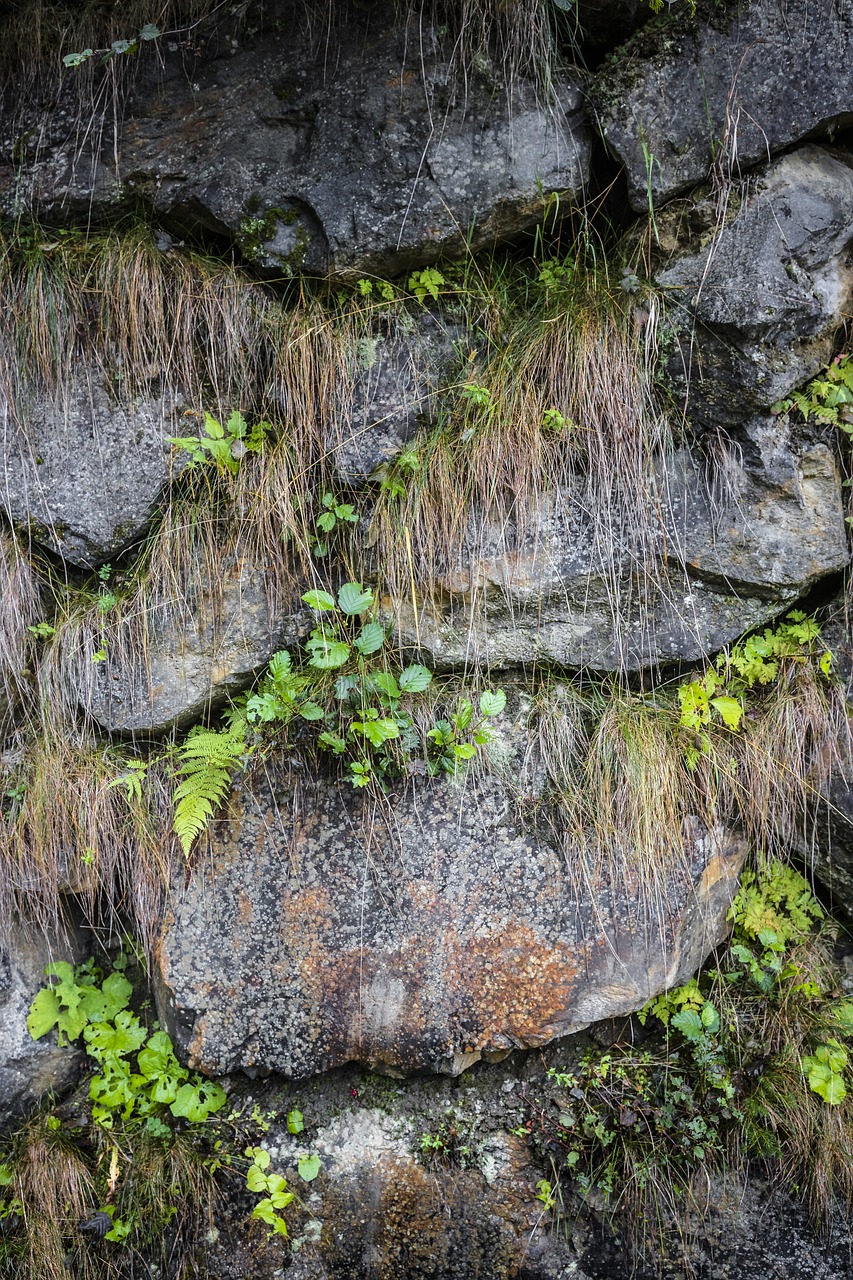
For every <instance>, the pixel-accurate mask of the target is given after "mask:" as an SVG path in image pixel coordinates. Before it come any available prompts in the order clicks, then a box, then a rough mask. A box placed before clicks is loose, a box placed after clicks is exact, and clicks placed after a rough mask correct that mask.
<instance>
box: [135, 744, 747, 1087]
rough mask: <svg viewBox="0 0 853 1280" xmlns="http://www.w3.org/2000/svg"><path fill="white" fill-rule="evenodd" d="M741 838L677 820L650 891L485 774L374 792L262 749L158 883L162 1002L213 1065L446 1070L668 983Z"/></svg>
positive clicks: (732, 875)
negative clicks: (209, 826) (185, 854)
mask: <svg viewBox="0 0 853 1280" xmlns="http://www.w3.org/2000/svg"><path fill="white" fill-rule="evenodd" d="M743 854H744V850H743V847H742V845H741V843H740V842H739V841H737V840H733V839H729V838H727V837H724V836H722V835H721V834H719V833H713V834H712V833H707V832H703V831H701V830H699V829H698V828H696V827H692V828H691V829H690V830H689V831H685V833H684V854H683V860H682V862H681V863H680V864H679V865H678V866H677V867H670V868H667V869H666V871H665V874H664V876H663V884H664V887H661V886H660V885H659V886H658V889H657V890H652V889H651V888H649V887H648V886H647V885H646V884H644V883H643V882H642V880H641V878H640V877H639V874H638V872H637V871H636V870H634V869H632V863H631V857H630V854H627V855H626V856H625V859H624V866H623V867H622V868H621V869H619V868H616V869H614V870H613V871H612V874H610V875H608V874H607V873H606V872H605V871H599V872H598V875H597V878H596V876H595V873H594V872H593V871H592V870H591V869H590V868H589V867H588V868H586V872H585V873H584V872H582V871H581V860H580V859H579V858H578V857H576V858H575V862H576V863H577V865H576V866H575V868H574V875H573V874H572V867H571V865H567V858H566V855H565V854H564V853H560V852H557V851H556V850H555V849H553V848H550V847H548V846H547V845H545V844H543V843H542V842H540V841H539V840H537V839H536V838H535V837H533V836H532V835H530V834H526V833H524V832H523V831H521V830H519V829H518V828H517V827H516V826H515V825H514V823H513V817H512V804H511V800H510V796H509V794H508V792H507V790H506V789H505V788H502V787H501V786H500V785H499V784H498V783H497V782H496V781H495V780H494V779H479V780H478V779H475V778H474V777H473V776H469V777H467V778H466V779H465V783H464V785H458V786H455V785H452V784H451V783H449V782H448V783H441V782H439V781H434V782H433V783H432V784H431V785H430V784H421V783H419V782H417V781H416V780H412V781H411V783H410V784H409V785H408V786H407V787H406V788H405V789H404V790H402V791H401V792H400V794H398V795H394V796H392V797H389V798H388V800H387V802H383V803H381V804H376V803H375V802H373V803H371V802H370V801H366V800H365V799H363V798H362V797H351V796H350V795H348V794H347V793H346V792H345V791H344V790H342V789H341V788H340V787H339V786H335V785H334V784H326V783H323V782H316V783H309V782H307V781H305V782H302V781H295V780H294V778H293V777H292V776H288V775H287V773H286V772H284V771H281V772H276V771H275V770H274V769H272V768H271V767H270V766H269V765H268V766H267V767H266V769H265V774H264V776H263V777H259V778H258V779H257V781H256V783H255V785H254V786H253V788H252V790H251V791H250V790H248V789H247V788H241V789H240V790H239V791H238V792H237V793H236V794H235V795H234V796H233V797H232V802H231V805H230V807H229V809H228V811H227V812H226V813H225V814H223V816H222V818H221V820H220V821H218V822H217V823H216V824H215V827H214V832H213V836H212V843H211V846H210V849H209V852H208V853H206V854H205V855H204V856H203V857H202V858H200V860H199V861H198V864H197V865H196V867H195V868H194V870H193V871H192V873H191V874H190V875H189V877H188V879H186V881H185V880H184V878H183V877H181V879H180V882H179V883H176V884H175V885H174V886H173V891H172V896H171V907H170V910H169V912H168V915H167V919H166V923H165V927H164V931H163V935H162V938H161V942H160V945H159V961H158V964H159V974H158V983H159V987H160V1006H161V1009H162V1016H163V1018H164V1019H165V1022H166V1024H167V1025H168V1027H169V1030H170V1033H171V1034H172V1036H173V1038H174V1039H175V1040H176V1042H177V1043H178V1044H179V1045H180V1047H181V1049H182V1051H183V1052H184V1053H185V1054H186V1055H187V1056H188V1058H189V1060H190V1061H191V1062H193V1063H194V1064H197V1065H198V1066H200V1067H201V1068H202V1069H203V1070H204V1071H206V1072H210V1073H212V1074H214V1075H216V1074H222V1073H224V1072H228V1071H233V1070H235V1069H237V1068H242V1069H244V1070H249V1071H269V1070H274V1071H279V1072H282V1073H283V1074H285V1075H288V1076H294V1077H302V1076H308V1075H311V1074H312V1073H314V1072H316V1071H323V1070H328V1069H329V1068H330V1067H333V1066H337V1065H340V1064H341V1063H345V1062H348V1061H359V1062H364V1063H368V1064H371V1065H379V1066H381V1067H382V1068H383V1069H384V1070H389V1071H393V1072H401V1073H402V1072H411V1071H417V1070H433V1071H445V1072H450V1073H456V1072H459V1071H461V1070H463V1069H464V1068H465V1067H466V1066H468V1065H469V1064H470V1063H472V1062H475V1061H476V1060H477V1059H478V1058H480V1057H483V1056H487V1057H488V1056H493V1055H495V1054H502V1053H506V1052H508V1051H509V1050H510V1049H512V1048H513V1047H516V1046H520V1045H526V1046H536V1045H542V1044H545V1043H547V1042H548V1041H549V1040H552V1039H554V1037H556V1036H561V1035H566V1034H568V1033H569V1032H572V1031H576V1030H579V1029H581V1028H583V1027H585V1026H587V1025H588V1024H589V1023H590V1022H593V1021H596V1020H597V1019H600V1018H604V1017H609V1016H612V1015H615V1014H618V1013H625V1012H630V1011H631V1010H634V1009H637V1008H640V1007H641V1006H642V1005H643V1004H644V1003H645V1002H646V1000H648V999H649V997H650V996H652V995H654V994H655V993H657V992H659V991H662V990H664V989H665V988H666V987H668V986H670V985H673V984H675V983H678V982H680V981H683V980H684V978H686V977H687V975H689V974H691V973H693V972H694V971H695V969H696V968H697V966H698V965H699V964H700V963H701V962H702V960H703V959H704V957H705V956H706V955H707V954H708V951H709V950H710V948H711V947H712V946H713V945H714V944H715V942H716V941H718V940H719V938H720V937H722V936H723V934H724V933H725V930H726V925H725V916H726V911H727V910H728V907H729V905H730V902H731V897H732V896H733V894H734V892H735V888H736V880H737V875H738V872H739V870H740V866H741V862H742V859H743ZM568 861H569V864H570V863H571V859H569V860H568ZM584 875H587V876H589V875H592V876H593V879H594V881H595V883H594V888H593V887H592V885H591V883H588V882H587V881H586V880H585V878H584Z"/></svg>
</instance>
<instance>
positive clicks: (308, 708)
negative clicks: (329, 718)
mask: <svg viewBox="0 0 853 1280" xmlns="http://www.w3.org/2000/svg"><path fill="white" fill-rule="evenodd" d="M299 714H300V715H301V717H302V719H303V720H322V719H323V716H324V715H325V714H326V713H325V711H324V710H323V708H322V707H321V706H318V704H317V703H316V702H303V704H302V706H301V707H300V708H299Z"/></svg>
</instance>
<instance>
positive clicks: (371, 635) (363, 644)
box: [354, 622, 385, 657]
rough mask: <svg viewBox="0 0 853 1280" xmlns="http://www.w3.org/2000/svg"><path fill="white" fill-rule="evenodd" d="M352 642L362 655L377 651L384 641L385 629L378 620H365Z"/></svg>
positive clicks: (365, 655)
mask: <svg viewBox="0 0 853 1280" xmlns="http://www.w3.org/2000/svg"><path fill="white" fill-rule="evenodd" d="M354 643H355V647H356V649H358V651H359V653H360V654H361V655H362V657H367V656H368V655H369V654H371V653H378V652H379V650H380V649H381V648H382V646H383V644H384V643H385V630H384V628H383V627H380V625H379V623H378V622H365V624H364V626H363V627H362V628H361V631H360V632H359V633H358V637H357V639H356V640H355V642H354Z"/></svg>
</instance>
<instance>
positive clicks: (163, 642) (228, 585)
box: [72, 559, 310, 734]
mask: <svg viewBox="0 0 853 1280" xmlns="http://www.w3.org/2000/svg"><path fill="white" fill-rule="evenodd" d="M145 613H146V630H145V631H144V632H141V631H140V626H139V618H138V616H137V615H136V613H135V611H134V612H132V613H131V614H129V615H125V616H124V617H120V618H119V619H118V620H117V621H115V622H112V621H111V620H110V619H109V618H107V619H106V620H102V622H101V626H102V628H103V630H102V633H101V635H100V637H99V639H100V640H101V641H102V642H103V648H104V649H105V651H106V658H105V659H104V661H103V662H99V663H93V662H92V661H91V656H90V654H88V653H81V654H78V655H77V659H78V660H77V661H76V662H74V661H73V659H72V662H73V667H72V670H73V672H74V676H73V684H74V689H75V695H76V697H77V698H79V700H80V703H81V705H82V706H83V708H84V709H85V711H86V712H87V714H88V715H90V716H91V717H92V719H93V720H94V721H95V722H96V724H98V725H100V727H101V728H102V729H106V730H107V731H108V732H110V733H142V734H144V733H153V734H162V733H167V732H168V731H169V730H170V729H172V728H183V727H185V726H186V725H189V724H192V723H193V722H194V721H196V720H198V719H199V718H200V717H201V716H202V714H203V713H204V712H205V711H207V710H208V709H210V708H211V707H213V708H216V707H219V706H221V705H222V703H223V702H224V701H225V700H226V698H227V697H228V695H229V694H234V693H238V692H239V691H240V690H242V689H245V688H246V686H247V685H248V684H249V683H251V680H252V677H253V676H254V675H255V673H256V672H257V671H259V670H260V669H261V668H262V667H264V666H266V664H267V663H268V662H269V660H270V658H271V657H272V655H273V654H274V653H275V652H276V651H277V650H278V649H281V648H286V647H287V646H288V645H290V644H293V643H294V641H295V640H297V639H298V638H300V637H302V636H304V635H307V633H308V630H309V627H310V622H309V621H308V618H307V614H306V611H304V610H300V611H298V612H297V613H295V614H290V613H283V614H279V613H278V612H277V611H276V609H275V607H274V605H273V604H272V602H271V598H270V592H269V590H268V588H267V584H266V583H265V580H264V572H263V569H262V568H261V567H259V566H258V565H257V564H256V563H254V562H252V561H250V560H249V559H240V560H238V561H235V562H234V563H232V564H230V565H228V566H226V567H224V569H223V571H222V574H221V576H220V578H219V579H218V580H217V581H216V582H212V581H211V580H210V579H209V578H206V577H205V576H204V572H203V570H201V568H200V570H199V578H198V581H197V582H196V583H195V584H194V586H193V588H192V590H191V592H190V594H189V595H188V596H187V597H186V598H184V599H182V600H171V601H169V602H166V603H158V604H155V605H153V607H150V608H147V609H146V610H145ZM94 647H95V648H97V647H98V646H97V645H95V646H94Z"/></svg>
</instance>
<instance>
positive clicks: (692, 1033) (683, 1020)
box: [671, 1009, 704, 1040]
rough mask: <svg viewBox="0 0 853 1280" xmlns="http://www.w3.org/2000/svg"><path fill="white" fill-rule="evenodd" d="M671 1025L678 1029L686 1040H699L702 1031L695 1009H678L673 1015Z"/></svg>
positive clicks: (700, 1021)
mask: <svg viewBox="0 0 853 1280" xmlns="http://www.w3.org/2000/svg"><path fill="white" fill-rule="evenodd" d="M671 1026H673V1027H675V1029H676V1030H677V1031H680V1032H681V1034H682V1035H683V1036H685V1037H686V1038H687V1039H688V1040H700V1039H701V1038H702V1035H703V1032H704V1027H703V1026H702V1019H701V1018H700V1017H699V1014H698V1013H697V1012H696V1010H695V1009H681V1010H679V1012H678V1013H676V1014H674V1015H673V1017H672V1020H671Z"/></svg>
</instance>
